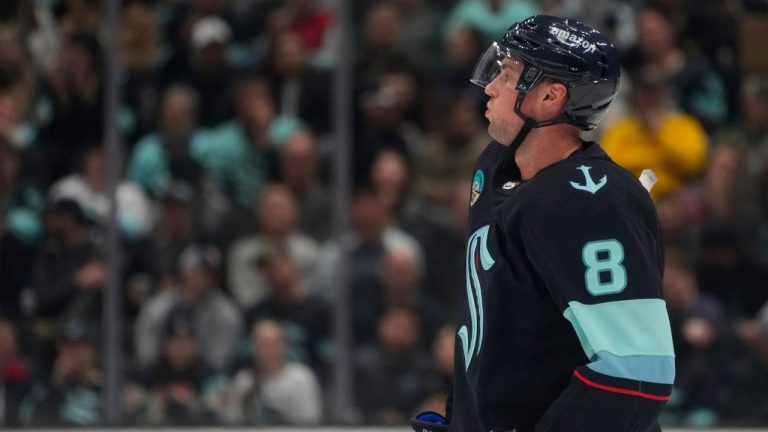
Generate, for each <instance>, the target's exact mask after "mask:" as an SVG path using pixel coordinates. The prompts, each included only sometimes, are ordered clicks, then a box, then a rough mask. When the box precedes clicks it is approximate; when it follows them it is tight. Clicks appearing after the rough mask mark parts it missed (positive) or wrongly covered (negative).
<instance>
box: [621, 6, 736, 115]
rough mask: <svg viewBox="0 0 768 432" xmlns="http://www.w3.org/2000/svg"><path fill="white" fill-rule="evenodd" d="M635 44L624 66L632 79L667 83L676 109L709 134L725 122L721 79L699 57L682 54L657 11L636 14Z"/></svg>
mask: <svg viewBox="0 0 768 432" xmlns="http://www.w3.org/2000/svg"><path fill="white" fill-rule="evenodd" d="M636 27H637V42H636V44H635V47H634V48H633V50H632V51H631V52H630V53H629V55H628V56H627V58H626V59H625V61H624V62H623V64H624V65H625V67H626V68H627V69H628V70H629V73H630V74H631V76H633V77H638V76H640V77H642V76H643V75H646V74H653V75H656V76H658V77H661V78H663V79H664V80H666V81H667V82H668V83H669V85H670V94H671V96H672V98H673V99H674V101H675V103H676V104H677V106H678V107H679V108H680V109H682V110H683V111H684V112H686V113H688V114H691V115H693V116H695V117H696V118H697V119H698V120H699V121H701V122H702V124H704V126H706V127H707V128H709V129H710V130H711V129H712V128H715V127H718V126H721V125H722V124H723V122H725V121H726V120H727V114H728V112H727V109H728V100H727V95H726V90H725V86H724V85H723V81H722V78H721V77H720V76H719V75H718V74H717V72H716V71H715V70H713V69H712V67H711V66H710V65H709V63H707V61H706V59H705V58H704V57H702V56H700V55H695V54H693V53H688V52H685V51H683V49H682V48H681V47H680V45H679V43H678V40H677V36H678V33H679V30H680V29H676V28H675V27H674V25H673V24H672V22H671V21H670V19H669V18H668V17H667V16H666V15H665V14H664V13H663V12H662V11H661V10H660V9H656V8H653V7H646V8H644V9H642V10H640V11H639V12H638V14H637V20H636Z"/></svg>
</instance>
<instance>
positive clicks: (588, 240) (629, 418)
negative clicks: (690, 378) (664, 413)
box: [523, 184, 675, 431]
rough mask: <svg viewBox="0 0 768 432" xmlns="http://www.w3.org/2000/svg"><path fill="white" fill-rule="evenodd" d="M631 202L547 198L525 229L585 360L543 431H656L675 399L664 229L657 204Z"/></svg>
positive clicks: (577, 194)
mask: <svg viewBox="0 0 768 432" xmlns="http://www.w3.org/2000/svg"><path fill="white" fill-rule="evenodd" d="M565 186H566V187H568V185H567V184H566V185H565ZM619 186H620V185H619ZM614 187H615V186H614ZM633 187H634V186H633ZM606 189H608V188H606ZM601 193H602V194H603V196H599V195H600V194H601ZM643 193H644V192H643ZM637 194H638V196H639V194H640V192H637ZM628 202H630V203H631V202H632V197H631V196H629V197H628V196H625V195H617V194H615V193H612V192H611V191H610V190H605V191H597V192H590V191H583V190H580V189H577V188H575V187H572V188H570V189H568V190H565V192H563V193H561V194H559V196H557V195H555V196H552V197H545V196H542V197H541V201H540V203H538V204H535V205H532V208H533V209H535V210H534V211H533V212H532V213H531V216H532V217H531V219H530V220H529V221H528V223H526V224H524V229H523V231H524V234H523V236H524V244H525V248H526V255H527V256H528V257H529V258H530V260H531V263H532V264H533V266H534V267H535V268H536V269H537V272H538V274H539V275H540V276H541V278H542V280H543V285H544V286H545V287H546V288H545V289H546V293H545V295H550V296H551V298H552V299H553V300H554V302H555V303H556V305H557V307H558V308H559V309H560V311H561V313H562V315H563V318H564V319H566V320H568V321H569V322H570V324H571V326H572V327H573V331H574V333H575V335H576V336H577V337H578V340H579V342H580V343H581V346H582V348H583V350H584V354H585V357H586V359H587V361H586V362H585V364H584V365H582V366H580V367H578V368H577V369H576V370H575V371H574V372H573V377H572V379H571V383H570V385H569V387H568V388H567V390H566V391H565V392H564V393H563V394H562V395H561V397H560V398H559V399H558V400H557V401H556V402H555V403H554V404H553V405H552V406H551V407H550V408H549V410H548V411H547V412H546V414H545V415H544V417H543V418H542V420H541V424H540V428H537V429H536V430H537V431H539V430H542V431H560V430H574V429H573V428H572V425H574V424H581V425H584V429H583V430H591V431H612V430H622V431H646V430H651V429H649V428H651V427H652V426H653V425H655V422H656V418H657V417H658V414H659V412H660V411H661V409H662V408H663V406H664V403H665V401H666V400H667V399H669V394H670V392H671V384H672V383H673V380H674V374H675V370H674V349H673V345H672V336H671V331H670V324H669V318H668V315H667V310H666V305H665V302H664V300H663V298H662V291H661V279H662V270H663V267H662V262H663V258H662V252H661V249H660V247H659V244H658V242H659V240H658V222H657V220H656V216H655V211H653V207H652V204H651V203H650V200H646V201H645V202H641V203H640V204H639V205H629V204H628ZM619 413H620V414H619ZM579 430H582V429H579Z"/></svg>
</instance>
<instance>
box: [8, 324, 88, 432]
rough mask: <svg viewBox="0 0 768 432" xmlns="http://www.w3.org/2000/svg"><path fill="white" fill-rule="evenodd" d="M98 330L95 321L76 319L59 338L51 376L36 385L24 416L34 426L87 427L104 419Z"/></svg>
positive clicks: (64, 325) (28, 400)
mask: <svg viewBox="0 0 768 432" xmlns="http://www.w3.org/2000/svg"><path fill="white" fill-rule="evenodd" d="M97 341H98V332H97V329H96V328H95V327H94V326H93V324H92V323H89V322H87V321H84V320H81V319H73V320H70V321H67V322H65V323H63V324H62V326H61V327H60V330H59V331H58V335H57V337H56V350H57V355H56V359H55V361H54V364H53V371H52V373H51V376H50V378H49V379H47V380H44V381H39V382H37V383H36V384H34V386H33V387H32V389H31V391H30V393H29V395H28V396H27V397H26V398H25V399H24V401H23V402H22V406H21V412H20V418H21V421H22V423H23V424H24V425H25V426H32V427H46V426H47V427H52V426H68V427H86V426H98V425H99V424H101V423H102V422H103V418H102V406H101V382H102V380H101V370H100V368H99V349H98V342H97Z"/></svg>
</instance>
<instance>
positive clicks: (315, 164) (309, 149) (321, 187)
mask: <svg viewBox="0 0 768 432" xmlns="http://www.w3.org/2000/svg"><path fill="white" fill-rule="evenodd" d="M279 156H280V161H279V164H280V165H279V166H280V176H279V177H280V182H281V183H282V184H284V185H285V186H286V187H287V188H288V189H290V190H291V193H293V196H294V197H295V198H296V206H297V209H298V222H297V226H298V229H299V231H301V232H303V233H305V234H307V235H308V236H310V237H312V239H314V240H315V241H318V242H321V241H325V240H327V239H328V237H329V236H330V235H331V233H332V230H333V226H332V225H331V223H330V221H331V220H332V219H331V210H332V202H333V200H332V196H331V191H330V190H329V189H328V187H327V186H326V185H325V183H324V182H323V180H322V179H321V178H320V176H319V174H320V172H319V171H320V155H319V149H318V145H317V141H316V140H315V137H314V136H313V135H312V134H311V133H309V132H306V131H301V132H296V133H294V134H293V135H291V136H290V138H288V139H287V140H286V141H285V144H283V146H282V148H280V155H279Z"/></svg>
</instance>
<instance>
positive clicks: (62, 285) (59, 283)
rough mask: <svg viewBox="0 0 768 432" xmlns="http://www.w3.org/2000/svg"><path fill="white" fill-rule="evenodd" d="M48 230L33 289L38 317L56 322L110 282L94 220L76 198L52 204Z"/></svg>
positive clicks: (35, 273)
mask: <svg viewBox="0 0 768 432" xmlns="http://www.w3.org/2000/svg"><path fill="white" fill-rule="evenodd" d="M45 230H46V234H45V238H44V243H43V244H42V245H41V249H40V250H39V252H38V255H37V258H36V261H35V264H34V267H33V271H32V290H33V292H34V294H35V303H36V308H35V316H36V318H38V319H41V320H43V321H47V322H48V323H49V324H52V321H53V320H56V319H57V318H59V317H60V316H61V314H62V312H63V311H64V309H65V308H66V306H68V305H72V304H74V303H76V302H79V301H80V300H83V301H86V302H88V301H89V300H88V299H93V298H94V297H96V296H97V295H98V293H99V292H100V290H101V288H102V287H103V286H104V284H105V283H106V270H105V268H104V264H103V262H102V259H103V254H102V252H101V248H100V246H99V245H98V244H97V243H96V241H95V240H94V239H93V238H92V237H91V231H90V222H89V220H88V219H87V217H86V215H85V212H83V209H82V208H81V207H80V205H79V204H78V203H77V202H76V201H72V200H67V199H64V200H60V201H56V202H54V203H52V204H51V205H50V208H49V209H48V210H47V212H46V216H45ZM41 336H44V335H41Z"/></svg>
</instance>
